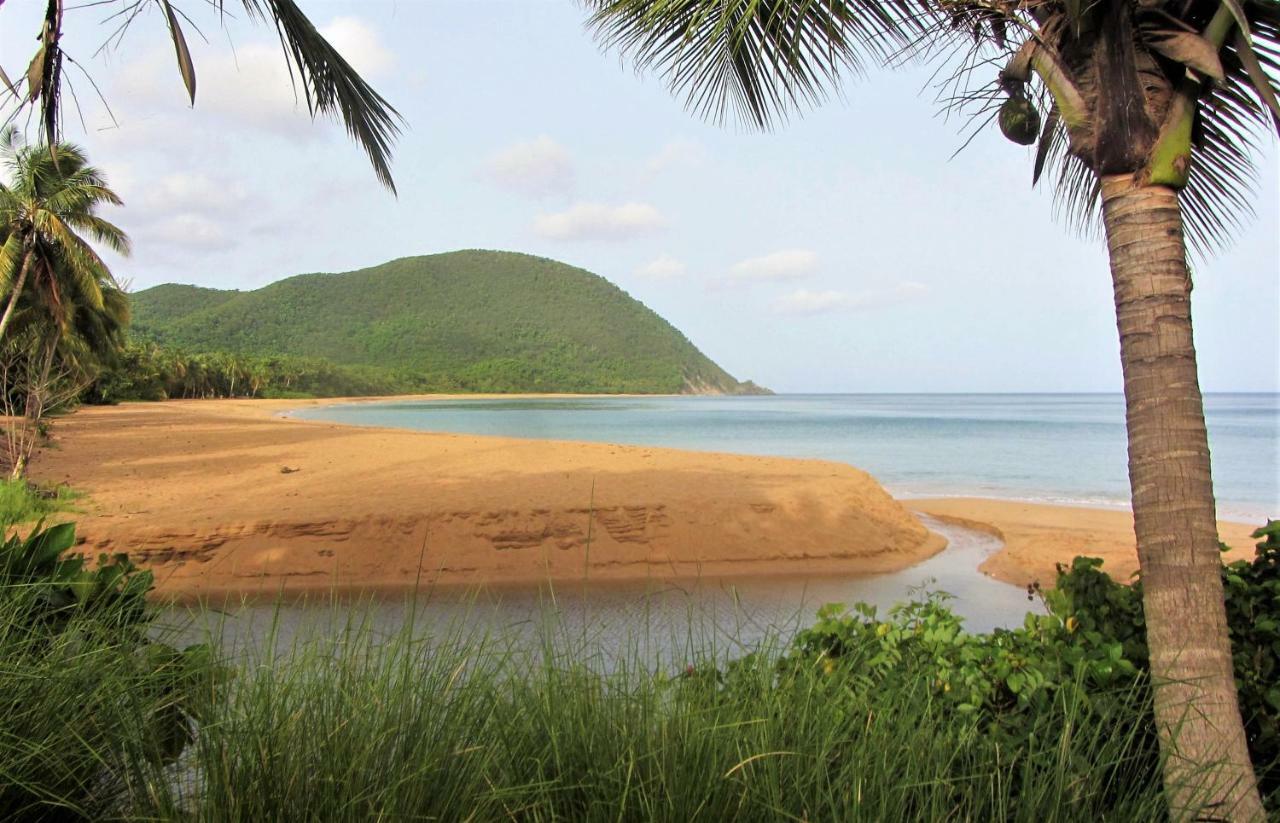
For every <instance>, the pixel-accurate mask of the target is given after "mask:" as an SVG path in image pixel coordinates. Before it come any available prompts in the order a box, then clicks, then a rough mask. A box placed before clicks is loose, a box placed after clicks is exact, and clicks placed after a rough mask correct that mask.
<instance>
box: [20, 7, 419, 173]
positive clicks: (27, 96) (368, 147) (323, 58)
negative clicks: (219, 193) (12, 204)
mask: <svg viewBox="0 0 1280 823" xmlns="http://www.w3.org/2000/svg"><path fill="white" fill-rule="evenodd" d="M46 2H47V4H46V6H45V16H44V19H43V21H42V23H41V28H40V31H39V32H38V33H36V41H37V43H38V45H37V47H36V52H35V55H34V56H33V57H32V58H31V61H30V63H29V64H28V67H27V72H26V77H25V79H26V86H25V88H23V87H22V85H21V83H18V84H15V83H14V82H12V81H11V80H10V78H9V77H8V75H6V74H5V73H4V71H3V70H2V69H0V82H3V84H4V85H5V86H7V87H8V89H9V90H10V91H11V92H12V94H13V98H14V100H16V101H17V107H18V108H22V107H23V106H27V105H30V104H37V105H38V108H39V114H40V123H41V127H42V129H43V132H44V139H45V142H46V143H47V144H49V145H50V146H51V147H52V148H54V149H55V151H56V149H57V148H58V137H59V134H60V127H61V120H62V82H63V63H64V62H65V58H66V55H65V53H64V52H63V48H62V36H63V33H64V29H65V26H66V21H67V17H66V13H67V12H71V13H73V15H74V14H75V13H83V12H84V11H85V10H89V9H92V7H95V6H99V5H101V4H99V3H88V4H85V3H79V4H74V5H73V4H70V3H68V2H67V0H46ZM117 5H118V6H119V8H117V9H116V11H115V12H114V13H112V14H110V15H109V16H108V17H107V19H108V20H110V21H112V24H113V25H114V26H115V28H114V29H113V30H112V31H111V33H110V34H109V35H108V37H107V39H106V42H105V43H104V45H103V48H116V47H119V46H120V45H121V43H122V42H123V40H124V36H125V34H126V33H127V32H128V30H129V28H130V27H131V26H132V24H133V23H134V21H135V20H137V19H138V17H139V15H140V14H141V13H143V12H144V11H146V10H148V9H149V8H153V7H158V8H159V9H160V10H161V11H162V13H163V14H164V18H165V23H166V25H167V27H168V30H169V37H170V39H171V41H172V43H173V49H174V54H175V56H176V57H177V62H178V71H179V73H180V74H181V76H182V81H183V83H184V85H185V86H186V89H187V94H188V95H189V96H190V99H191V103H192V104H193V105H194V104H195V101H196V69H195V64H194V63H193V62H192V59H191V53H190V50H189V49H188V48H187V40H186V35H185V33H184V31H183V26H182V21H183V20H186V21H187V22H188V24H190V23H191V18H190V17H189V16H188V15H187V13H186V12H185V11H183V9H182V8H180V5H179V3H178V2H177V0H172V2H171V0H120V2H119V3H118V4H117ZM192 5H193V6H208V7H212V10H213V11H215V12H216V13H217V16H218V19H219V20H222V19H225V14H226V9H225V8H224V5H225V0H201V2H193V3H192ZM240 5H241V6H242V7H243V8H244V11H245V15H246V16H247V17H248V18H249V19H250V20H255V21H258V22H268V21H269V22H270V23H271V24H273V25H274V26H275V29H276V33H277V34H278V35H279V38H280V46H281V48H282V49H283V51H284V55H285V59H286V60H287V62H288V64H289V72H290V77H292V78H295V79H296V80H297V81H298V82H299V83H300V84H301V86H302V91H303V95H304V97H305V98H306V102H307V108H308V110H309V111H310V112H311V113H312V115H313V116H314V115H316V114H326V115H335V114H336V115H338V116H339V117H341V119H342V122H343V124H344V125H345V126H346V129H347V133H348V134H349V135H350V136H351V138H352V139H354V140H355V141H356V142H357V143H359V144H360V146H361V147H362V148H363V149H364V151H365V154H367V155H368V157H369V162H370V163H371V164H372V165H373V169H374V173H375V174H376V175H377V177H378V180H379V181H380V182H381V183H382V184H383V185H384V186H386V187H387V188H388V189H390V190H391V191H392V192H394V191H395V183H394V181H393V180H392V179H391V144H392V143H393V142H394V141H395V139H396V137H397V135H398V134H399V133H400V122H401V121H400V115H399V114H398V113H397V112H396V110H395V109H394V108H392V107H391V105H390V104H389V103H388V102H387V101H386V100H385V99H384V98H383V97H382V96H381V95H380V94H378V93H377V92H376V91H375V90H374V89H373V87H372V86H370V85H369V84H368V83H367V82H366V81H365V80H364V78H362V77H361V76H360V74H359V73H358V72H357V71H356V70H355V69H353V68H352V67H351V64H350V63H348V62H347V61H346V60H345V59H343V57H342V55H341V54H339V53H338V50H337V49H335V48H334V47H333V46H332V45H330V43H329V41H328V40H326V39H325V38H324V37H323V36H322V35H321V34H320V32H319V31H317V30H316V27H315V26H314V25H313V24H312V23H311V21H310V20H309V19H307V16H306V15H305V14H303V13H302V10H301V9H299V8H298V5H297V3H295V2H294V0H240ZM91 13H95V12H94V11H91ZM77 65H79V64H77ZM95 85H96V84H95ZM19 89H21V92H20V91H19ZM14 114H15V115H16V112H15V113H14Z"/></svg>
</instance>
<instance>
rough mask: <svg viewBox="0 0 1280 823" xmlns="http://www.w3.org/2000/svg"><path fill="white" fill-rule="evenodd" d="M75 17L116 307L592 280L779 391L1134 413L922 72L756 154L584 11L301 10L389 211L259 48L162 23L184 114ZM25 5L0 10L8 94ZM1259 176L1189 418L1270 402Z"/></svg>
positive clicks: (781, 133)
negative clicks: (382, 270)
mask: <svg viewBox="0 0 1280 823" xmlns="http://www.w3.org/2000/svg"><path fill="white" fill-rule="evenodd" d="M74 5H82V6H84V7H83V8H72V9H71V10H69V11H68V12H67V22H66V24H65V28H66V31H67V34H66V37H65V38H64V45H65V47H66V49H67V52H68V54H70V56H71V57H72V58H74V59H75V60H76V61H77V66H74V67H69V68H68V75H69V76H70V78H71V82H72V85H73V88H74V91H75V95H76V99H77V100H78V103H79V110H80V112H81V116H82V117H83V123H82V122H81V120H80V117H78V116H76V115H75V113H74V111H73V108H74V106H69V107H68V108H67V112H68V116H67V125H66V134H67V137H68V138H70V139H72V140H74V141H76V142H79V143H81V144H82V145H83V146H85V148H86V149H87V150H88V152H89V154H90V157H91V159H92V161H93V162H94V163H95V164H96V165H98V166H100V167H101V168H102V169H103V170H104V171H105V172H106V173H107V175H108V178H109V181H110V184H111V185H112V187H113V188H115V189H116V190H117V191H119V192H120V194H121V195H122V197H123V198H124V200H125V207H123V208H120V209H115V210H112V212H111V213H109V214H108V215H107V216H108V217H109V218H111V219H113V220H115V221H116V222H117V223H118V224H119V225H121V226H122V227H124V228H125V229H126V230H127V231H128V232H129V233H130V235H131V236H132V238H133V246H134V252H133V254H132V255H131V256H130V257H129V258H128V259H112V260H111V263H112V267H113V271H114V272H115V273H116V275H117V277H118V278H119V279H121V280H122V281H124V282H127V283H129V284H130V286H131V288H133V289H142V288H146V287H149V286H153V285H157V284H159V283H165V282H180V283H194V284H199V285H203V286H211V287H216V288H224V289H254V288H258V287H260V286H262V285H265V284H267V283H270V282H272V281H275V280H279V279H281V278H283V277H288V276H291V275H294V274H301V273H307V272H342V271H350V270H354V269H358V268H362V267H366V266H372V265H376V264H378V263H382V262H385V261H387V260H390V259H394V258H398V257H404V256H410V255H419V254H431V253H436V252H445V251H452V250H455V249H466V248H481V249H504V250H511V251H521V252H527V253H530V254H536V255H541V256H545V257H551V258H555V259H557V260H562V261H564V262H566V263H570V264H573V265H576V266H581V267H583V268H585V269H588V270H590V271H592V272H595V273H596V274H599V275H601V276H603V277H606V278H608V279H609V280H611V281H613V282H614V283H616V284H618V285H619V286H620V287H622V288H623V289H625V290H626V291H627V292H628V293H630V294H631V295H632V296H633V297H635V298H637V299H639V300H641V301H642V302H644V303H645V304H646V305H647V306H649V307H650V308H652V309H653V310H655V311H656V312H658V313H659V314H661V315H662V316H663V317H665V318H666V319H667V320H669V321H670V322H671V323H673V324H674V325H675V326H676V327H677V328H679V329H680V330H681V331H683V332H684V333H685V334H686V335H687V336H688V337H689V338H690V339H691V340H692V341H693V342H694V343H695V344H696V345H697V346H698V347H699V348H701V349H702V350H703V351H704V352H705V353H706V354H707V355H709V356H710V357H711V358H712V359H714V360H715V361H717V362H718V363H720V364H721V365H722V366H724V367H725V368H726V369H727V370H728V371H730V372H731V373H732V374H733V375H734V376H736V377H738V378H740V379H748V378H749V379H752V380H755V381H756V382H758V383H760V384H762V385H765V386H768V387H770V388H772V389H774V390H776V391H784V392H965V391H975V392H977V391H992V392H1015V391H1104V392H1106V391H1119V390H1120V389H1121V388H1122V383H1121V375H1120V365H1119V345H1118V341H1117V335H1116V330H1115V320H1114V310H1113V305H1112V296H1111V285H1110V275H1109V273H1108V269H1107V262H1106V255H1105V249H1104V247H1103V245H1102V243H1101V241H1100V240H1099V239H1098V238H1097V237H1083V238H1082V237H1079V236H1076V235H1073V234H1072V233H1071V232H1070V231H1069V229H1068V228H1067V227H1066V226H1065V225H1064V224H1063V223H1062V222H1061V221H1060V220H1057V219H1055V209H1054V205H1053V200H1052V197H1051V196H1050V191H1049V190H1047V189H1035V188H1032V186H1031V165H1032V154H1031V150H1030V149H1026V148H1023V147H1021V146H1016V145H1014V144H1012V143H1009V142H1008V141H1006V140H1004V138H1003V137H1001V136H1000V134H999V131H998V130H996V129H993V128H989V129H986V130H984V131H982V132H980V133H979V134H978V136H977V137H976V139H974V140H973V142H972V143H970V144H969V145H968V146H967V147H966V148H964V150H963V151H960V152H959V153H958V154H957V149H960V148H961V146H962V145H964V143H965V141H966V139H967V137H968V129H967V126H968V123H967V121H965V120H963V119H956V118H954V117H953V118H951V119H950V120H948V119H947V118H945V117H944V116H943V115H942V114H941V107H940V105H939V104H938V102H937V100H936V98H937V94H938V92H937V90H936V88H934V87H933V86H932V85H931V80H930V76H931V71H932V69H931V68H929V67H914V68H909V69H903V70H897V71H873V72H871V73H869V74H868V76H866V77H864V78H859V79H856V80H851V81H850V82H847V83H845V85H844V86H843V87H842V89H841V93H840V95H839V96H838V97H837V98H836V99H832V100H830V101H828V102H827V103H826V104H824V105H822V106H821V107H819V108H817V109H815V110H812V111H810V112H808V113H806V114H805V115H804V116H803V117H800V118H795V119H792V120H791V121H790V122H788V123H786V124H785V125H784V126H783V127H781V128H778V129H777V130H775V131H773V132H770V133H765V134H762V133H759V132H755V131H750V130H747V129H743V128H741V127H735V126H733V125H732V124H731V125H729V126H721V125H716V124H713V123H707V122H705V121H703V120H700V119H699V118H698V117H696V116H695V115H694V114H691V113H690V112H689V111H687V110H686V109H685V107H684V106H683V104H682V102H681V101H680V100H678V99H677V98H675V97H673V96H672V95H671V94H670V93H669V91H668V89H667V88H666V86H665V85H664V83H663V82H662V80H661V78H660V77H657V76H652V75H640V74H637V73H636V72H635V71H634V70H633V69H632V68H631V67H630V66H627V65H623V64H622V63H621V62H620V61H619V59H618V56H617V55H616V54H609V53H605V52H603V51H602V50H601V48H600V45H599V44H598V43H597V42H595V41H594V40H593V38H592V36H591V35H590V33H589V32H588V31H587V30H586V28H585V25H584V21H585V14H584V12H583V10H582V8H581V7H580V6H579V5H578V4H577V3H575V2H573V1H572V0H554V1H553V0H519V1H518V2H500V1H499V0H484V1H483V2H481V1H479V0H458V1H457V2H436V1H435V0H363V2H319V1H318V0H312V1H310V2H308V0H302V2H301V5H302V7H303V9H304V10H305V11H306V12H307V13H308V14H309V16H310V17H311V19H312V20H313V22H315V23H316V24H317V25H318V26H319V27H320V28H321V30H322V32H323V33H324V34H325V35H326V36H327V37H329V39H330V40H331V42H333V43H334V44H335V45H337V46H338V47H339V49H340V50H341V51H342V53H343V54H344V55H345V56H346V57H347V59H348V60H349V61H350V62H351V63H352V64H353V65H354V66H355V67H356V68H357V69H359V70H360V71H361V72H362V73H364V75H365V76H366V78H367V79H369V80H370V81H371V82H372V83H373V85H374V86H375V87H376V88H377V89H378V90H379V91H380V92H381V93H382V94H383V96H385V97H386V98H387V99H388V100H389V101H390V102H391V103H392V105H394V106H395V107H396V108H397V110H398V111H399V112H400V114H401V115H402V116H403V118H404V121H405V126H404V133H403V135H402V136H401V138H400V139H399V141H398V143H397V145H396V148H395V160H394V166H393V173H394V176H395V181H396V185H397V188H398V190H399V194H398V196H395V195H392V194H390V193H389V192H388V191H387V190H385V189H383V188H382V187H381V186H380V185H379V184H378V183H377V181H376V180H375V178H374V175H373V173H372V171H371V170H370V167H369V165H368V162H367V160H366V158H365V157H364V155H363V153H362V152H361V150H360V149H359V148H358V147H357V146H356V145H355V144H353V143H352V142H350V141H349V140H347V138H346V136H345V134H344V132H343V130H342V127H341V125H340V124H337V123H334V122H331V121H328V120H319V121H313V120H312V119H311V118H310V117H309V116H308V114H307V110H306V105H305V102H304V101H303V100H301V99H298V98H297V97H296V96H295V94H294V92H293V89H292V86H291V83H290V79H289V74H288V71H287V69H286V67H285V63H284V60H283V57H282V56H281V53H280V50H279V46H278V43H277V42H276V41H275V39H274V32H273V31H272V30H271V29H270V28H268V27H266V26H263V25H261V24H259V25H254V24H253V23H252V22H251V21H248V20H246V19H244V16H243V14H241V15H240V16H239V17H229V18H228V19H226V20H225V21H224V22H223V23H220V22H219V20H218V18H217V16H216V14H214V13H213V12H212V11H211V10H210V9H209V8H208V7H207V5H206V4H205V3H203V2H201V0H188V2H185V3H177V2H175V5H176V6H178V7H179V8H182V9H185V10H186V11H187V12H188V13H189V14H190V16H191V20H192V21H193V22H194V23H195V24H198V26H199V32H200V33H197V32H196V31H195V30H194V29H193V28H192V27H191V26H190V24H188V30H187V40H188V42H189V44H190V47H191V51H192V55H193V58H194V62H195V67H196V77H197V97H196V105H195V107H194V108H192V107H191V106H190V105H189V104H188V101H187V98H186V93H185V91H184V89H183V86H182V81H181V78H180V75H179V73H178V71H177V68H176V62H175V59H174V54H173V47H172V45H171V44H170V42H169V40H168V38H167V34H166V32H165V28H164V21H163V16H162V13H161V11H160V5H159V4H158V3H157V4H154V7H152V8H150V10H149V11H147V12H145V13H144V14H142V15H141V16H140V17H139V18H138V19H137V20H135V21H134V23H133V25H132V26H131V27H130V28H129V30H128V31H127V32H125V33H124V35H123V38H122V40H121V41H120V42H116V41H114V40H113V41H111V44H110V45H109V46H108V47H107V48H105V49H102V50H99V47H100V46H103V44H104V42H105V41H107V39H108V38H109V36H110V35H111V33H112V31H113V29H114V28H115V26H116V24H117V23H118V21H117V20H111V19H108V18H109V15H110V14H112V13H113V12H114V11H116V10H117V9H118V8H119V4H118V3H112V4H107V5H99V4H92V3H82V4H73V6H74ZM42 6H43V4H41V3H36V2H31V0H27V2H23V3H9V4H6V5H5V6H4V8H3V9H0V64H3V67H4V69H5V71H6V72H7V73H8V74H9V76H11V77H20V76H21V75H22V73H23V70H24V69H25V66H26V63H27V61H28V60H29V59H30V53H31V52H32V51H33V43H34V35H35V33H36V32H37V31H38V19H39V14H40V11H41V7H42ZM227 8H228V9H230V10H236V11H238V10H239V4H238V3H228V4H227ZM201 34H203V38H205V39H202V37H201ZM81 68H83V69H84V71H82V70H81ZM86 72H87V75H88V76H91V77H92V81H93V83H96V84H97V86H98V88H99V90H100V92H101V97H102V99H103V100H105V104H104V102H102V100H99V98H98V95H97V94H96V93H95V92H94V89H93V84H92V83H90V82H89V79H88V77H87V76H86ZM108 107H109V111H108ZM28 130H29V132H31V134H32V135H34V124H31V125H30V126H29V129H28ZM1259 166H1260V174H1259V179H1258V184H1257V198H1256V211H1257V216H1256V218H1254V219H1252V220H1250V221H1248V222H1247V225H1246V228H1245V229H1244V230H1243V231H1241V232H1239V233H1238V235H1237V236H1236V239H1235V242H1234V243H1233V245H1232V246H1231V247H1230V248H1229V249H1227V250H1226V251H1225V252H1223V253H1220V254H1218V255H1217V256H1215V257H1212V258H1209V259H1204V260H1194V261H1193V266H1194V277H1195V290H1194V299H1193V303H1194V323H1195V332H1196V339H1197V345H1198V351H1199V357H1200V375H1201V383H1202V386H1203V388H1204V389H1205V390H1206V391H1268V392H1275V391H1278V390H1280V324H1278V323H1277V317H1280V239H1278V238H1280V231H1278V229H1280V166H1278V163H1277V152H1276V147H1275V141H1274V140H1272V141H1270V142H1269V143H1267V144H1266V148H1265V150H1264V153H1263V155H1262V156H1261V157H1260V158H1259Z"/></svg>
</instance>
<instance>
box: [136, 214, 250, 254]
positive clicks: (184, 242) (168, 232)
mask: <svg viewBox="0 0 1280 823" xmlns="http://www.w3.org/2000/svg"><path fill="white" fill-rule="evenodd" d="M139 234H141V235H143V236H144V237H145V238H147V239H148V240H151V241H153V242H155V241H159V242H162V243H164V244H165V245H166V246H169V247H176V248H181V249H189V250H192V251H221V250H224V249H229V248H231V247H232V246H233V245H234V242H233V241H232V238H231V235H230V234H229V233H228V232H227V231H226V229H224V228H223V226H222V224H221V223H218V222H216V221H214V220H211V219H209V218H208V217H204V216H202V215H199V214H179V215H175V216H173V217H167V218H164V219H161V220H158V221H156V222H155V223H153V224H151V225H149V226H147V227H146V228H144V229H143V230H142V231H141V232H139Z"/></svg>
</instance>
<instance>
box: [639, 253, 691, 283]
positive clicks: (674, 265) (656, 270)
mask: <svg viewBox="0 0 1280 823" xmlns="http://www.w3.org/2000/svg"><path fill="white" fill-rule="evenodd" d="M686 271H688V266H686V265H685V264H684V263H683V262H682V261H680V260H677V259H675V258H674V257H672V256H670V255H667V254H664V255H662V256H661V257H657V258H655V259H653V260H650V261H649V262H648V263H645V264H644V265H643V266H640V267H639V268H637V269H636V276H637V277H643V278H644V279H646V280H674V279H676V278H677V277H684V275H685V272H686Z"/></svg>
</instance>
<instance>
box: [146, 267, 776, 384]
mask: <svg viewBox="0 0 1280 823" xmlns="http://www.w3.org/2000/svg"><path fill="white" fill-rule="evenodd" d="M133 317H134V320H133V328H134V333H135V335H137V336H138V337H141V338H143V339H150V340H154V341H156V342H158V343H161V344H163V345H166V346H175V347H180V348H185V349H188V350H191V351H209V352H213V351H225V352H236V353H242V354H254V355H292V356H298V357H318V358H324V359H326V360H329V361H332V362H334V363H337V364H341V365H346V366H359V367H364V368H366V369H376V370H379V371H384V372H395V373H397V374H400V375H408V376H411V377H412V378H413V381H414V382H415V383H416V384H419V385H423V386H429V387H432V388H437V389H442V390H444V389H460V390H472V391H566V392H572V391H580V392H589V391H590V392H637V393H645V392H661V393H677V392H726V393H736V392H746V391H753V390H755V388H756V387H754V386H753V385H752V384H750V383H739V382H738V381H737V380H735V379H734V378H733V377H732V376H730V375H729V374H728V373H727V372H725V371H724V370H723V369H721V368H720V367H719V366H717V365H716V364H715V363H713V362H712V361H711V360H710V359H709V358H708V357H707V356H706V355H704V354H703V353H702V352H700V351H698V349H697V348H696V347H695V346H694V345H693V344H692V343H690V342H689V340H688V339H687V338H686V337H685V336H684V335H683V334H681V333H680V332H679V331H678V330H677V329H676V328H675V327H673V326H672V325H671V324H670V323H668V322H667V321H665V320H663V319H662V318H661V317H659V316H658V315H657V314H655V313H654V312H653V311H651V310H650V309H648V308H647V307H645V306H644V305H643V304H642V303H640V302H639V301H637V300H635V299H634V298H632V297H631V296H630V295H628V294H627V293H626V292H624V291H623V290H622V289H620V288H618V287H617V286H615V285H613V284H612V283H610V282H609V281H608V280H605V279H604V278H602V277H599V276H597V275H594V274H592V273H590V272H588V271H585V270H583V269H579V268H574V267H572V266H568V265H565V264H563V263H559V262H556V261H554V260H548V259H546V258H541V257H532V256H530V255H525V254H517V253H513V252H494V251H458V252H450V253H447V254H436V255H430V256H426V257H407V258H402V259H400V260H393V261H391V262H389V263H384V264H383V265H380V266H374V267H373V268H368V269H362V270H359V271H354V272H348V273H345V274H303V275H298V276H296V277H290V278H288V279H285V280H281V281H278V282H276V283H272V284H271V285H268V286H265V287H263V288H261V289H257V290H255V291H249V292H235V291H219V290H216V289H205V288H199V287H196V286H181V285H173V284H170V285H164V286H156V287H155V288H151V289H147V290H145V291H141V292H138V293H136V294H134V295H133Z"/></svg>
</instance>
